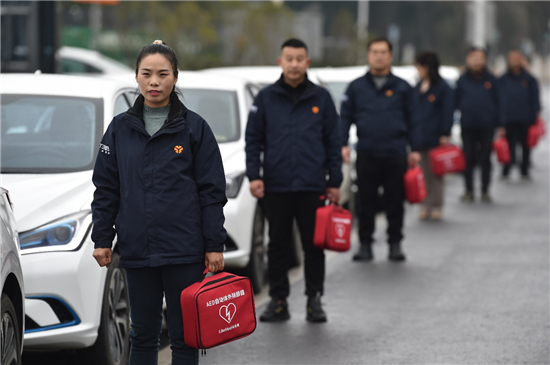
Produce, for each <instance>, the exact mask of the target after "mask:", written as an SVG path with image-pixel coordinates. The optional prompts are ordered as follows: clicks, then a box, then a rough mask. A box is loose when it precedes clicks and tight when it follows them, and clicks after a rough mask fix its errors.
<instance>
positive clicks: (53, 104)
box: [0, 94, 103, 173]
mask: <svg viewBox="0 0 550 365" xmlns="http://www.w3.org/2000/svg"><path fill="white" fill-rule="evenodd" d="M1 118H2V119H1V120H2V134H1V143H0V144H1V152H0V156H1V158H0V162H1V170H2V172H3V173H55V172H75V171H84V170H91V169H92V168H93V163H94V159H95V156H96V153H97V146H98V144H99V141H100V139H101V135H102V132H103V101H102V99H91V98H76V97H68V96H36V95H9V94H3V95H2V110H1Z"/></svg>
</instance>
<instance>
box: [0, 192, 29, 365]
mask: <svg viewBox="0 0 550 365" xmlns="http://www.w3.org/2000/svg"><path fill="white" fill-rule="evenodd" d="M0 239H1V242H0V244H1V246H0V274H1V280H0V284H1V288H2V298H1V303H0V364H6V365H18V364H21V353H22V351H23V333H24V328H25V290H24V283H23V272H22V270H21V254H20V252H19V236H18V234H17V227H16V223H15V216H14V215H13V206H12V203H11V200H10V196H9V193H8V191H7V190H6V189H4V188H0Z"/></svg>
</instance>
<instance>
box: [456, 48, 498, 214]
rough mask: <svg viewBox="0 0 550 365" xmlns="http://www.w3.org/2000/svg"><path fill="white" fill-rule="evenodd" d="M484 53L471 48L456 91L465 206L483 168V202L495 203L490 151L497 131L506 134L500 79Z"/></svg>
mask: <svg viewBox="0 0 550 365" xmlns="http://www.w3.org/2000/svg"><path fill="white" fill-rule="evenodd" d="M486 62H487V58H486V54H485V50H483V49H481V48H472V49H470V50H469V51H468V54H467V55H466V72H465V73H464V74H463V75H462V76H460V78H459V79H458V82H457V88H456V108H457V109H459V110H460V112H461V117H460V125H461V130H462V144H463V146H464V154H465V155H466V170H465V171H464V181H465V186H466V191H465V192H464V195H462V197H461V200H462V201H463V202H473V201H474V200H475V196H474V176H473V175H474V169H475V167H476V165H479V166H480V167H481V200H482V201H483V202H485V203H490V202H492V198H491V195H490V193H489V187H490V184H491V151H492V145H493V137H494V134H495V129H497V131H498V134H499V135H500V136H504V135H505V134H506V131H505V129H504V128H503V127H502V121H501V119H500V118H499V95H498V90H497V79H496V77H495V76H493V74H491V73H490V72H489V71H488V70H487V65H486Z"/></svg>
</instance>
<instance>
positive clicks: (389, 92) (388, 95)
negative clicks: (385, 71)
mask: <svg viewBox="0 0 550 365" xmlns="http://www.w3.org/2000/svg"><path fill="white" fill-rule="evenodd" d="M386 96H387V97H390V96H393V91H392V90H389V89H388V90H386Z"/></svg>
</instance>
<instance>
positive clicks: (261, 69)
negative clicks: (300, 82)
mask: <svg viewBox="0 0 550 365" xmlns="http://www.w3.org/2000/svg"><path fill="white" fill-rule="evenodd" d="M201 72H206V73H210V74H217V75H226V76H235V77H242V78H244V79H247V80H250V81H252V82H254V83H255V84H258V85H260V86H261V87H262V88H264V87H266V86H268V85H270V84H273V83H274V82H275V81H277V80H278V79H279V78H280V77H281V74H282V72H283V71H282V70H281V68H280V67H279V66H236V67H215V68H207V69H204V70H201ZM308 78H309V79H310V80H311V82H313V83H315V84H321V82H320V80H319V78H318V77H317V75H316V74H315V72H313V71H311V70H308Z"/></svg>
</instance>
